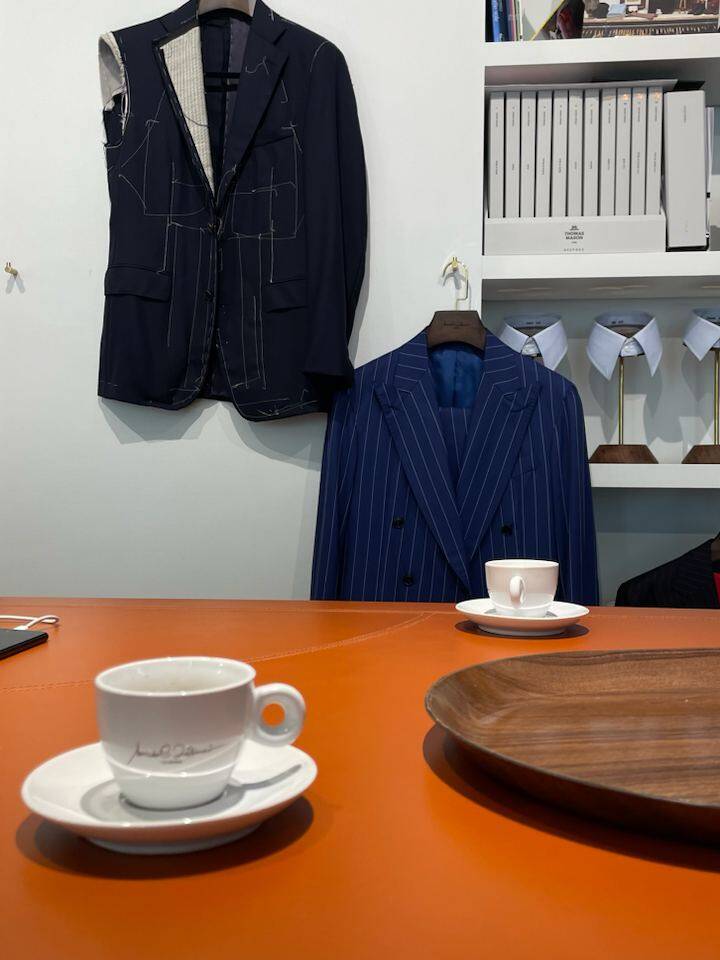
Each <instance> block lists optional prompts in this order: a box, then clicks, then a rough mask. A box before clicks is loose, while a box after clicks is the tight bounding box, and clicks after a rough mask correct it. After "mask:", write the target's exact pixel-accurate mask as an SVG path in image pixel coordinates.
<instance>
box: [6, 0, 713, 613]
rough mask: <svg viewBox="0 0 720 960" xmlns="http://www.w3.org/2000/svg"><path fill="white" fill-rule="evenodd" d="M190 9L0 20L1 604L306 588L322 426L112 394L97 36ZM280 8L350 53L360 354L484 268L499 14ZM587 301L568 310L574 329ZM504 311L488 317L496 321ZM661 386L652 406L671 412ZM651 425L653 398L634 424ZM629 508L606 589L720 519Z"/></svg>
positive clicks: (117, 6) (132, 7)
mask: <svg viewBox="0 0 720 960" xmlns="http://www.w3.org/2000/svg"><path fill="white" fill-rule="evenodd" d="M172 3H173V0H167V2H162V0H123V2H118V0H92V2H91V0H79V2H76V3H74V4H72V6H71V7H68V6H67V5H66V4H65V5H63V4H57V3H51V2H50V0H38V2H35V3H33V4H18V3H15V4H11V3H9V2H6V3H4V4H3V6H2V29H1V30H0V89H2V91H3V93H2V97H0V131H2V132H1V133H0V260H1V261H2V263H3V264H4V261H5V260H7V259H12V261H13V263H14V264H15V266H16V267H17V268H18V269H19V270H20V278H19V279H20V282H19V283H12V282H9V283H8V284H7V286H5V285H4V281H5V280H9V278H8V277H7V276H6V275H5V274H2V277H3V286H2V287H1V288H0V451H1V453H0V456H1V457H2V468H1V469H0V594H13V593H18V594H38V595H39V594H57V595H63V594H67V595H113V596H167V597H304V596H307V593H308V589H309V580H310V564H311V554H312V537H313V531H314V520H315V517H314V514H315V505H316V498H317V488H318V480H319V465H320V457H321V453H322V441H323V433H324V418H323V417H320V416H310V417H302V418H296V419H293V420H289V421H283V422H280V423H270V424H260V425H257V424H250V423H247V422H245V421H243V420H242V419H241V418H240V416H239V415H238V414H237V413H236V412H235V411H234V410H233V409H232V408H231V407H229V406H228V405H225V404H219V403H208V402H205V401H201V402H196V403H195V404H193V405H192V406H191V407H190V408H188V409H186V410H184V411H179V412H168V411H162V410H153V409H146V408H141V407H133V406H130V405H126V404H122V403H115V402H111V401H100V400H98V398H97V396H96V377H97V354H98V345H99V336H100V325H101V316H102V279H103V273H104V269H105V263H106V250H107V213H108V203H107V193H106V184H105V171H104V160H103V153H102V147H101V117H100V102H99V101H100V98H99V91H98V78H97V63H96V44H97V36H98V35H99V34H100V33H101V32H104V31H105V30H108V29H112V28H117V27H121V26H125V25H127V24H129V23H133V22H137V21H140V20H146V19H150V18H152V17H154V16H157V15H158V14H160V13H162V12H163V11H165V10H167V9H169V7H170V6H171V5H172ZM276 8H277V9H278V11H279V12H281V13H282V14H284V15H286V16H288V17H290V18H291V19H295V20H298V21H300V22H301V23H304V24H305V25H307V26H308V27H311V28H313V29H315V30H317V31H318V32H320V33H322V34H324V35H325V36H327V37H329V38H331V39H332V40H333V41H334V42H336V43H337V44H338V45H339V46H340V47H341V49H342V50H343V51H344V52H345V55H346V57H347V60H348V63H349V65H350V70H351V73H352V76H353V79H354V83H355V88H356V93H357V98H358V103H359V109H360V118H361V124H362V128H363V133H364V138H365V145H366V153H367V164H368V174H369V184H370V244H369V261H368V262H369V270H368V277H367V280H366V286H365V292H364V295H363V297H362V300H361V309H360V310H359V313H358V318H357V323H356V332H355V336H354V339H353V353H354V356H355V359H356V361H357V362H358V363H362V362H365V361H366V360H368V359H370V358H372V357H375V356H377V355H379V354H381V353H384V352H385V351H387V350H389V349H392V348H393V347H395V346H397V345H399V344H401V343H402V342H404V341H405V340H407V339H408V338H409V337H410V336H412V335H413V334H414V333H415V332H416V331H417V330H418V329H420V328H421V327H423V326H424V325H425V324H426V323H427V322H428V321H429V319H430V318H431V316H432V313H433V311H434V310H435V309H436V308H438V307H447V306H448V305H449V304H451V302H452V300H451V291H450V290H449V289H447V290H445V291H443V290H442V288H441V287H440V286H439V284H438V281H437V276H438V272H439V269H440V267H441V265H442V263H443V261H444V259H445V258H446V257H447V256H448V255H449V254H450V253H452V252H457V253H458V254H459V255H460V256H462V257H463V259H465V260H466V261H467V262H468V263H469V265H470V267H471V269H472V271H473V275H474V276H475V277H476V278H478V277H479V275H480V252H481V248H480V224H481V208H482V205H481V186H482V185H481V177H480V175H479V171H480V158H481V155H482V151H481V136H482V130H481V124H480V123H479V122H478V120H479V117H480V115H481V112H482V94H481V63H480V56H479V55H478V48H479V44H480V42H481V40H482V33H483V5H482V3H480V2H478V0H453V2H452V3H446V4H444V5H440V4H437V3H435V2H430V0H420V2H417V0H415V2H410V0H394V2H392V3H388V2H386V0H385V2H380V0H314V2H313V3H309V2H307V0H306V2H302V0H277V4H276ZM525 306H527V305H525ZM578 309H581V308H580V307H578ZM582 309H586V308H585V307H582ZM651 309H652V307H651ZM679 309H685V306H684V305H683V306H682V307H681V308H679ZM572 310H573V306H572V305H569V304H567V303H565V304H563V305H562V312H563V314H564V315H565V316H568V314H569V313H570V312H571V311H572ZM502 313H503V311H502V309H501V307H500V305H493V307H492V308H489V309H488V312H487V316H488V318H489V323H490V326H496V324H497V322H498V321H499V319H500V318H501V316H502ZM587 317H588V314H587V313H585V314H582V319H583V322H584V320H586V319H587ZM668 322H671V323H679V322H680V321H679V320H678V319H677V318H676V319H675V320H670V321H668ZM574 356H575V360H572V362H573V363H576V364H578V363H579V364H580V366H579V367H578V370H579V369H581V367H582V361H581V360H578V359H577V357H578V356H579V355H578V354H577V351H575V352H574ZM673 363H676V365H677V363H680V364H681V366H682V368H684V363H683V362H682V361H681V360H677V359H676V360H675V361H673ZM573 372H574V371H573ZM663 376H664V377H665V378H666V379H667V376H668V375H667V374H664V375H663ZM632 377H634V374H632V375H631V376H630V377H629V378H628V379H629V381H630V380H632ZM641 378H642V375H640V379H639V380H638V384H637V388H638V391H639V390H640V388H641V387H642V383H641ZM685 379H686V380H688V379H689V380H691V379H692V374H691V373H690V372H689V371H685ZM629 386H631V384H630V383H629ZM666 387H667V384H666V383H663V391H665V389H666ZM652 389H653V393H652V396H653V397H654V400H652V401H651V403H652V404H654V406H655V410H656V411H657V409H658V408H659V404H660V403H661V402H663V403H666V402H667V403H668V404H670V407H671V406H672V399H671V398H670V399H668V400H667V401H666V400H665V394H664V393H663V399H662V401H661V400H660V399H658V391H657V388H656V387H655V386H653V388H652ZM683 389H684V388H683ZM583 393H584V395H585V397H586V401H587V402H588V403H589V413H590V416H591V433H592V434H593V436H592V440H591V442H593V443H594V442H596V440H597V437H596V436H595V434H597V433H598V431H600V432H606V433H607V431H608V430H609V429H610V427H609V420H607V419H606V421H605V422H603V420H602V415H601V413H600V412H599V407H600V405H601V404H602V402H603V401H602V389H601V385H598V384H595V385H594V386H593V387H592V390H591V392H590V393H588V392H587V391H585V390H583ZM690 394H691V395H692V390H691V391H690ZM593 397H594V400H593ZM686 400H687V397H686ZM633 403H635V401H633V400H631V405H632V404H633ZM637 403H640V401H637ZM633 409H635V408H633ZM607 410H608V414H607V416H611V415H612V405H610V406H609V407H608V408H607ZM636 416H640V417H641V418H642V417H643V416H644V414H643V413H642V412H641V411H640V409H639V407H638V408H637V410H636V412H635V413H632V412H631V414H630V418H629V421H628V431H629V430H630V429H631V424H632V422H633V418H634V417H636ZM669 422H670V423H672V424H673V425H672V426H668V427H662V428H661V427H658V428H657V432H658V437H659V441H658V442H660V443H662V444H665V443H666V440H667V442H668V443H670V444H671V445H674V446H673V448H672V450H671V449H670V448H669V447H668V448H667V449H666V448H665V447H664V446H663V451H664V454H666V455H667V458H668V459H670V458H672V457H674V455H675V450H676V449H677V439H678V438H677V426H676V425H675V421H674V420H671V421H669ZM668 431H669V433H668ZM666 434H667V435H668V436H667V437H666ZM668 437H669V439H668ZM678 496H679V498H680V499H677V497H678ZM632 497H633V492H632V491H631V492H628V493H609V492H605V493H602V494H600V495H599V496H598V498H597V506H598V527H599V533H600V543H601V551H602V564H603V569H604V584H605V594H606V596H608V597H609V596H611V595H612V594H613V592H614V588H615V585H616V583H617V581H618V580H619V579H620V577H621V576H626V575H628V574H629V573H633V572H639V571H640V570H642V569H644V568H646V567H647V566H649V565H651V564H653V563H654V562H657V561H658V560H659V559H662V558H669V557H670V556H672V554H673V550H676V548H685V546H686V545H691V544H692V543H695V542H697V541H698V539H700V538H701V537H702V536H704V535H706V534H707V535H709V534H710V533H711V532H716V530H717V527H718V526H720V522H718V520H716V519H714V517H717V516H718V514H719V513H720V511H718V507H719V506H720V501H718V499H717V497H715V495H713V496H712V497H709V496H708V495H707V494H700V495H698V494H695V495H691V494H680V495H677V496H676V495H672V498H671V495H669V494H643V501H642V504H641V505H640V507H638V505H637V501H635V500H633V499H632ZM658 497H659V498H660V499H659V502H660V508H658V505H657V504H658ZM669 498H671V499H669ZM693 498H694V499H693ZM700 498H703V499H700ZM671 500H672V502H671ZM710 501H711V502H712V505H713V506H712V509H709V508H708V502H710ZM678 503H682V507H681V508H680V509H678V508H677V506H675V505H676V504H678ZM693 503H694V504H695V505H694V506H693ZM670 510H671V511H672V516H671V518H670V523H669V524H668V523H667V522H666V520H667V514H668V511H670ZM659 514H662V519H658V516H659ZM628 531H630V534H629V536H630V540H628ZM628 543H631V544H632V549H631V550H630V551H629V552H628ZM661 554H662V556H661Z"/></svg>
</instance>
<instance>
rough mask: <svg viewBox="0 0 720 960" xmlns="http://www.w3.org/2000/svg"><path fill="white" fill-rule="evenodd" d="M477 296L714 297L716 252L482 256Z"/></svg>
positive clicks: (719, 275)
mask: <svg viewBox="0 0 720 960" xmlns="http://www.w3.org/2000/svg"><path fill="white" fill-rule="evenodd" d="M548 42H550V41H548ZM560 42H563V41H558V43H560ZM569 42H571V41H568V43H569ZM498 46H502V44H498ZM482 295H483V299H484V300H606V299H618V298H621V299H628V298H648V297H652V298H656V297H708V296H712V297H714V298H717V297H718V296H719V295H720V252H718V251H707V252H702V251H699V252H692V251H683V252H678V253H645V254H621V253H604V254H582V253H578V254H553V255H548V256H532V257H531V256H502V257H499V256H485V257H483V280H482Z"/></svg>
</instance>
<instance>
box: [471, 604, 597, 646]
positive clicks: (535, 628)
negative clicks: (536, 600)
mask: <svg viewBox="0 0 720 960" xmlns="http://www.w3.org/2000/svg"><path fill="white" fill-rule="evenodd" d="M455 609H456V610H457V611H458V612H459V613H462V614H464V616H466V617H467V618H468V620H472V621H473V623H477V624H478V625H479V626H481V627H482V628H483V630H485V631H486V632H487V633H494V634H497V635H499V636H501V637H555V636H557V634H559V633H563V631H564V630H566V629H567V628H568V627H570V626H572V624H573V623H577V622H578V620H580V619H582V617H586V616H587V615H588V613H590V611H589V610H588V608H587V607H581V606H579V605H578V604H577V603H561V602H560V601H559V600H555V601H553V603H551V604H550V609H549V610H548V612H547V613H546V614H545V616H544V617H513V616H509V615H508V614H506V613H498V611H497V610H496V609H495V607H494V606H493V602H492V600H490V599H489V598H487V597H486V598H485V599H484V600H464V601H463V602H462V603H458V604H457V605H456V607H455Z"/></svg>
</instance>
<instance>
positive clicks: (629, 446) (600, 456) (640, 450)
mask: <svg viewBox="0 0 720 960" xmlns="http://www.w3.org/2000/svg"><path fill="white" fill-rule="evenodd" d="M640 329H641V328H640V327H639V326H631V325H628V326H624V327H615V331H616V332H617V333H619V334H622V336H624V337H634V336H635V334H636V333H637V332H638V330H640ZM590 463H657V459H656V458H655V456H654V455H653V453H652V452H651V450H650V448H649V447H648V446H647V444H644V443H625V357H620V362H619V372H618V442H617V443H601V444H600V446H599V447H598V448H597V450H596V451H595V453H594V454H593V455H592V456H591V457H590Z"/></svg>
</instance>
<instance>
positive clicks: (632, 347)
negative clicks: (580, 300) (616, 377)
mask: <svg viewBox="0 0 720 960" xmlns="http://www.w3.org/2000/svg"><path fill="white" fill-rule="evenodd" d="M628 324H642V329H640V330H638V332H637V333H636V334H635V336H634V337H624V336H623V335H622V334H620V333H617V331H615V330H613V329H612V328H613V327H619V326H626V325H628ZM662 353H663V345H662V340H661V339H660V330H659V328H658V325H657V321H656V320H655V318H654V317H652V316H650V314H649V313H643V312H642V311H639V310H635V311H631V312H628V313H604V314H602V316H600V317H598V318H597V319H596V321H595V324H594V326H593V328H592V331H591V333H590V339H589V340H588V345H587V355H588V357H589V358H590V362H591V363H592V365H593V366H594V367H595V369H596V370H597V371H598V372H599V373H601V374H602V375H603V376H604V377H605V379H606V380H610V379H611V378H612V375H613V371H614V370H615V365H616V364H617V361H618V357H620V356H622V357H640V356H643V355H644V356H645V358H646V360H647V364H648V367H649V369H650V376H651V377H654V376H655V372H656V371H657V368H658V366H659V365H660V358H661V357H662Z"/></svg>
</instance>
